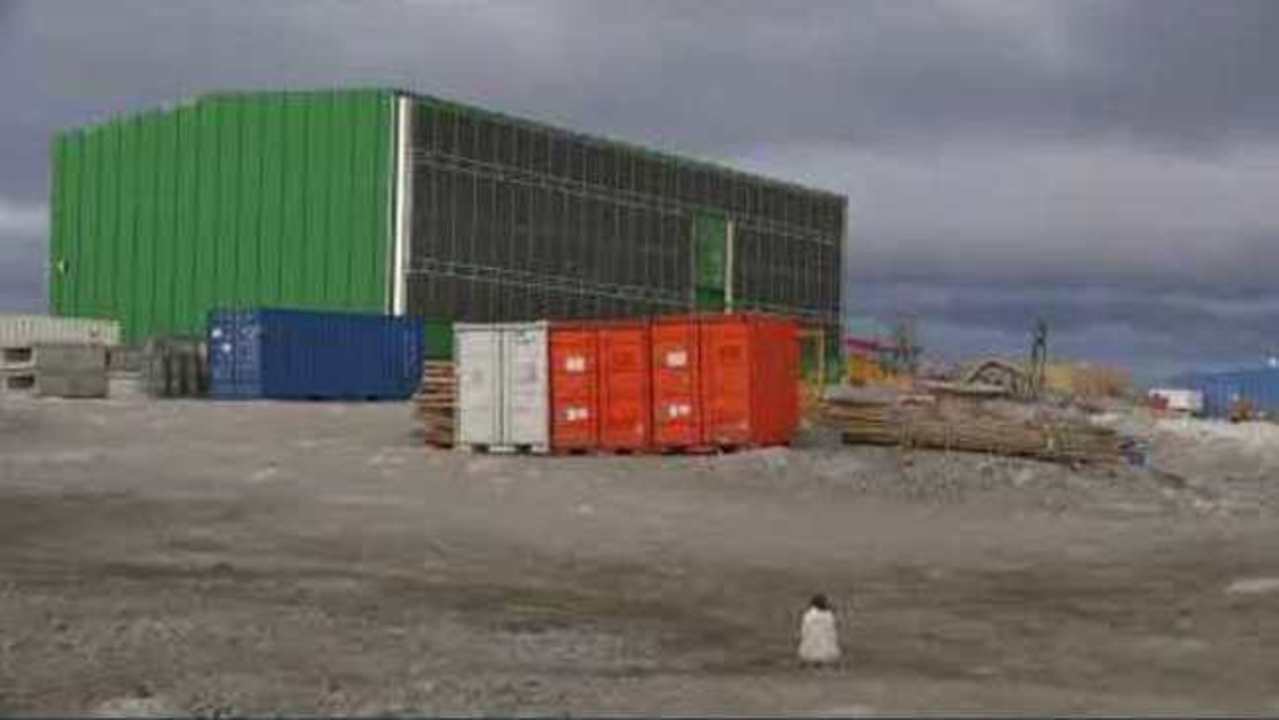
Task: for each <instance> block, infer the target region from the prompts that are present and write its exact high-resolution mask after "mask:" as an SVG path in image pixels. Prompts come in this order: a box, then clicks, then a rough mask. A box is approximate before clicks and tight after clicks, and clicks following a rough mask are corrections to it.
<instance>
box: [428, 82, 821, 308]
mask: <svg viewBox="0 0 1279 720" xmlns="http://www.w3.org/2000/svg"><path fill="white" fill-rule="evenodd" d="M412 132H413V136H412V139H411V147H412V153H413V160H414V166H413V178H412V182H413V185H412V190H413V209H412V216H411V230H410V232H411V239H410V257H409V260H408V272H409V281H408V283H407V287H408V305H409V308H408V309H409V312H411V313H415V314H422V315H425V316H428V317H452V318H456V319H460V320H461V319H464V320H468V321H491V320H508V319H509V320H517V319H534V318H538V317H547V318H589V317H617V316H623V315H627V314H648V313H669V312H680V311H683V310H685V309H687V307H688V303H689V302H690V300H691V297H692V295H693V292H692V291H693V276H694V274H693V270H694V268H693V257H692V222H693V216H694V214H695V213H697V212H707V211H709V212H718V213H721V214H723V215H725V216H727V217H728V218H729V219H730V220H732V221H733V222H734V239H735V245H734V259H735V263H734V267H733V287H734V296H735V298H736V299H737V301H738V302H739V303H740V304H741V306H742V307H757V308H760V309H766V310H771V311H781V312H792V311H793V312H795V313H796V314H799V315H802V316H804V317H806V318H808V319H810V320H814V321H821V322H823V323H829V324H831V325H832V326H835V325H837V324H838V313H839V302H840V293H839V287H840V278H841V274H842V271H843V267H842V266H843V260H842V247H841V243H842V240H843V235H844V214H845V202H844V200H843V199H842V198H839V197H835V196H832V195H829V194H825V193H819V192H814V191H807V190H804V189H802V188H797V187H794V186H790V185H783V184H781V183H777V182H773V181H768V180H765V179H762V178H756V177H753V176H749V175H746V174H743V173H737V172H733V171H728V170H722V169H718V168H712V167H710V166H707V165H703V164H699V163H695V162H692V161H688V162H683V161H678V160H676V159H674V158H669V157H661V156H657V155H654V154H651V153H648V152H645V151H642V150H638V149H635V148H629V147H623V146H620V145H616V144H611V143H607V142H603V141H600V140H596V139H593V138H589V137H586V136H583V135H580V134H576V133H572V132H567V131H559V130H553V129H549V128H545V127H540V126H535V125H532V124H527V123H523V122H521V121H517V120H513V119H510V118H503V117H500V116H496V115H491V114H485V113H483V112H481V111H476V110H471V109H469V108H463V107H461V106H456V105H451V104H445V103H438V102H436V101H431V100H422V101H420V102H419V103H418V104H417V105H416V111H415V113H414V120H413V130H412Z"/></svg>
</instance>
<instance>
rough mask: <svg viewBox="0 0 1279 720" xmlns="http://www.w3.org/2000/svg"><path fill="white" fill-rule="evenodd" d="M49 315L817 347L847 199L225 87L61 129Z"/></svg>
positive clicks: (402, 97) (435, 105)
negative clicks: (217, 314)
mask: <svg viewBox="0 0 1279 720" xmlns="http://www.w3.org/2000/svg"><path fill="white" fill-rule="evenodd" d="M51 208H52V232H51V240H50V250H49V254H50V268H51V277H50V282H49V292H50V303H51V307H52V308H53V310H54V312H55V313H56V314H59V315H73V316H87V317H110V318H115V319H118V320H120V321H121V323H122V325H123V331H124V335H125V337H126V338H128V339H129V340H131V341H139V340H142V339H144V338H147V337H150V336H154V335H192V334H198V333H201V332H203V330H204V324H205V318H206V314H207V312H208V311H209V310H210V309H212V308H215V307H220V308H236V307H249V306H270V307H294V308H316V309H333V310H340V309H347V310H359V311H373V312H388V313H393V314H397V315H403V314H407V315H417V316H422V317H425V318H433V319H439V320H465V321H475V322H483V321H492V320H525V319H540V318H549V319H560V318H582V317H612V316H633V315H647V314H664V313H678V312H684V311H689V310H694V309H719V308H726V307H727V308H733V309H755V310H764V311H770V312H777V313H782V314H787V315H791V316H795V317H798V318H800V319H802V320H804V321H805V322H807V323H810V324H812V325H815V326H819V327H824V328H827V329H829V330H830V332H831V335H830V337H832V338H834V337H838V335H837V334H836V333H837V329H838V327H839V310H840V284H841V283H840V280H841V268H842V254H843V245H844V237H845V215H846V210H847V200H846V199H845V198H844V197H842V196H840V195H836V194H833V193H829V192H823V191H819V190H813V189H808V188H804V187H800V186H797V185H793V184H790V183H785V182H779V181H777V180H770V179H767V178H763V177H759V176H756V175H750V174H747V173H743V172H738V171H735V170H732V169H729V168H726V167H722V166H719V165H714V164H710V163H706V162H701V161H696V160H691V159H686V158H682V157H679V156H676V155H670V154H664V153H658V152H653V151H651V150H646V149H643V148H640V147H636V146H633V145H627V144H623V143H619V142H615V141H611V140H605V139H600V138H595V137H591V136H588V135H583V134H579V133H575V132H570V131H567V130H562V129H557V128H553V127H549V126H547V125H543V124H539V123H534V122H529V121H526V120H520V119H516V118H512V117H508V116H504V115H500V114H497V113H493V112H489V111H485V110H481V109H478V108H474V107H470V106H465V105H460V104H457V103H452V102H447V101H444V100H440V99H436V98H432V97H427V96H423V95H416V94H411V93H405V92H400V91H395V90H338V91H324V92H247V93H224V94H221V93H220V94H211V95H205V96H201V97H199V98H197V99H195V100H193V101H189V102H185V103H181V104H178V105H175V106H172V107H165V108H161V109H157V110H154V111H148V112H142V113H139V114H135V115H129V116H124V117H119V118H114V119H111V120H109V121H107V122H103V123H100V124H95V125H92V126H89V127H83V128H77V129H73V130H68V131H65V132H62V133H60V134H59V135H58V136H57V138H56V140H55V142H54V147H53V198H52V202H51Z"/></svg>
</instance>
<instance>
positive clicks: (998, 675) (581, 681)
mask: <svg viewBox="0 0 1279 720" xmlns="http://www.w3.org/2000/svg"><path fill="white" fill-rule="evenodd" d="M412 429H413V423H412V421H411V420H410V415H409V409H408V406H407V405H406V404H398V403H397V404H372V405H329V404H303V403H298V404H287V403H280V404H271V403H211V402H187V401H169V402H147V401H143V400H129V401H112V400H108V401H100V402H57V401H21V402H14V401H10V402H8V403H0V714H13V713H86V712H98V713H104V714H112V713H114V714H119V713H130V714H138V713H166V712H167V713H173V712H183V713H187V712H199V713H257V714H263V713H273V712H289V713H293V714H299V713H358V714H375V713H377V714H384V713H397V712H429V713H481V712H492V713H510V712H516V711H519V712H538V713H587V712H591V713H636V712H650V713H653V712H660V713H683V714H691V713H710V712H719V713H737V714H742V713H750V714H780V713H836V714H845V715H847V714H872V713H904V712H915V711H942V710H944V711H952V712H961V711H984V712H994V711H1001V712H1041V713H1043V712H1062V713H1064V712H1075V713H1082V712H1111V713H1120V712H1130V713H1136V712H1140V713H1154V712H1159V713H1204V712H1234V713H1242V712H1255V713H1277V712H1279V642H1275V638H1276V637H1279V525H1277V524H1276V522H1275V520H1276V509H1277V508H1279V489H1277V487H1276V486H1279V450H1277V451H1275V452H1271V451H1270V446H1269V445H1268V444H1267V443H1264V442H1263V443H1259V444H1257V443H1254V444H1253V445H1248V446H1247V447H1246V448H1243V449H1241V448H1240V447H1236V446H1232V445H1231V444H1230V442H1229V439H1228V438H1227V440H1220V439H1214V440H1212V441H1211V442H1208V441H1205V440H1202V439H1197V438H1196V437H1194V436H1193V434H1192V433H1187V432H1182V431H1180V430H1177V429H1175V428H1173V429H1168V428H1160V427H1159V426H1154V425H1150V426H1146V427H1145V428H1144V429H1145V430H1146V431H1148V432H1149V434H1150V437H1151V438H1152V442H1154V447H1155V451H1154V454H1153V462H1154V464H1155V468H1156V469H1154V470H1139V469H1130V468H1119V469H1085V470H1081V471H1079V472H1073V471H1071V470H1070V469H1068V468H1062V467H1057V466H1049V465H1042V464H1036V463H1031V462H1023V461H1013V460H1006V459H999V458H987V457H983V456H974V455H960V454H942V453H924V452H916V453H911V454H902V453H899V452H897V451H894V450H888V449H874V448H843V447H839V446H838V445H837V444H834V443H831V442H829V441H828V439H827V438H824V437H809V438H808V439H807V440H806V442H805V443H803V444H802V446H800V447H796V448H795V449H791V450H784V449H778V450H767V451H759V452H752V453H742V454H736V455H726V456H721V457H692V458H681V457H664V458H653V457H601V458H585V457H579V458H528V457H496V456H495V457H484V456H473V455H468V454H465V453H457V452H429V451H427V450H425V449H424V448H422V447H421V446H420V445H419V444H418V442H417V440H416V439H415V437H414V436H413V434H412ZM1195 443H1200V445H1196V444H1195ZM1199 447H1202V451H1200V450H1198V449H1197V448H1199ZM1245 450H1247V452H1245ZM817 591H823V592H826V593H827V594H829V595H830V596H832V598H833V599H834V600H835V601H836V603H837V605H838V609H839V614H840V621H841V624H842V625H841V627H842V631H843V635H844V642H845V645H846V649H847V650H848V653H849V658H848V662H847V663H846V664H845V665H844V666H843V667H839V668H835V669H829V670H824V671H811V670H805V669H802V668H799V667H797V666H796V664H795V662H794V661H793V659H792V658H793V652H794V646H795V628H796V624H797V621H798V614H799V612H800V611H801V610H802V608H803V605H804V604H805V602H806V600H807V598H808V597H809V596H810V595H811V594H812V593H814V592H817Z"/></svg>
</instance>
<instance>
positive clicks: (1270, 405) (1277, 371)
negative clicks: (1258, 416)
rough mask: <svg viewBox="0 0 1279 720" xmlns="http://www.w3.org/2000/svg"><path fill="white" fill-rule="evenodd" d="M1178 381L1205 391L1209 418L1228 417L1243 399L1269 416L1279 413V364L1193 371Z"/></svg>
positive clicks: (1183, 384) (1180, 383)
mask: <svg viewBox="0 0 1279 720" xmlns="http://www.w3.org/2000/svg"><path fill="white" fill-rule="evenodd" d="M1174 384H1175V385H1176V386H1177V387H1184V388H1189V389H1192V390H1199V391H1201V392H1202V393H1203V396H1204V415H1207V416H1208V417H1218V418H1221V417H1228V416H1229V415H1230V408H1231V407H1232V406H1233V405H1234V404H1235V403H1236V402H1238V401H1240V400H1247V401H1248V402H1250V403H1251V404H1252V407H1253V409H1254V410H1257V411H1260V412H1264V413H1265V414H1266V415H1269V416H1276V415H1279V367H1265V368H1256V369H1252V370H1232V371H1229V372H1219V373H1190V374H1187V375H1182V376H1180V377H1178V378H1176V379H1175V380H1174Z"/></svg>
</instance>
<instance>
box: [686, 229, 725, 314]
mask: <svg viewBox="0 0 1279 720" xmlns="http://www.w3.org/2000/svg"><path fill="white" fill-rule="evenodd" d="M693 247H694V254H693V258H694V262H695V263H696V268H695V269H694V271H693V281H694V287H695V290H694V294H695V295H696V297H695V298H694V305H695V306H696V307H697V308H698V309H699V310H722V309H723V308H724V304H725V299H724V284H725V283H724V279H725V275H726V274H727V273H726V270H727V269H728V218H726V217H724V216H723V215H720V214H717V213H708V212H697V213H694V214H693Z"/></svg>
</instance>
